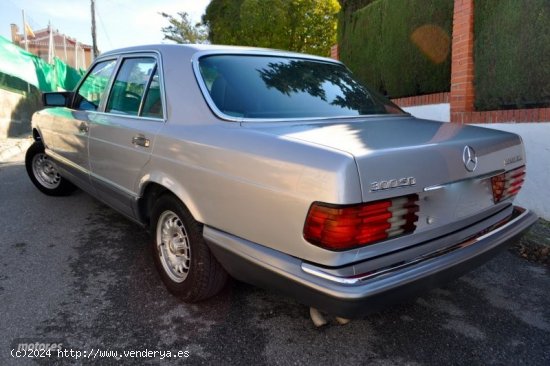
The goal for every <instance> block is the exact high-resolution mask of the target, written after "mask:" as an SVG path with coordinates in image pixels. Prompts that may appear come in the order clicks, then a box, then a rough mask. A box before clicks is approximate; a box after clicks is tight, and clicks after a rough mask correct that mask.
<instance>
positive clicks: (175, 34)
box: [159, 11, 207, 43]
mask: <svg viewBox="0 0 550 366" xmlns="http://www.w3.org/2000/svg"><path fill="white" fill-rule="evenodd" d="M159 14H160V15H162V16H163V17H164V18H166V19H168V22H169V23H170V25H169V26H167V27H163V28H162V29H161V31H162V33H164V39H169V40H171V41H174V42H176V43H205V42H206V41H207V32H206V29H205V28H204V26H202V25H201V24H200V23H197V24H195V25H193V24H191V21H190V20H189V14H187V13H186V12H184V11H182V12H178V13H177V15H178V17H179V18H178V17H174V16H172V15H170V14H166V13H159Z"/></svg>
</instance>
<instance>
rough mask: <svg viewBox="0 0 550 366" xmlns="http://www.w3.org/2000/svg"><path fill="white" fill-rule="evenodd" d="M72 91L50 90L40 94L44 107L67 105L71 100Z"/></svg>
mask: <svg viewBox="0 0 550 366" xmlns="http://www.w3.org/2000/svg"><path fill="white" fill-rule="evenodd" d="M72 94H73V93H72V92H50V93H43V94H42V103H43V104H44V107H67V106H68V105H69V103H70V102H71V97H72Z"/></svg>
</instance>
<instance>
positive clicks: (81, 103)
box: [75, 60, 116, 111]
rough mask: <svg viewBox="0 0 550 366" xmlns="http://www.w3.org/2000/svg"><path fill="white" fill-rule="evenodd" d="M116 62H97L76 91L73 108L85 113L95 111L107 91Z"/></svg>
mask: <svg viewBox="0 0 550 366" xmlns="http://www.w3.org/2000/svg"><path fill="white" fill-rule="evenodd" d="M115 65H116V60H109V61H102V62H98V63H97V64H96V65H95V66H94V67H93V69H92V71H90V73H89V74H88V76H86V79H85V80H84V82H83V83H82V85H81V86H80V88H79V89H78V91H77V93H76V99H75V108H76V109H80V110H86V111H96V110H97V108H98V107H99V103H100V102H101V98H102V97H103V94H105V90H106V89H107V85H108V83H109V79H110V78H111V75H112V74H113V72H114V69H115Z"/></svg>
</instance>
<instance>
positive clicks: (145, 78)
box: [105, 57, 160, 116]
mask: <svg viewBox="0 0 550 366" xmlns="http://www.w3.org/2000/svg"><path fill="white" fill-rule="evenodd" d="M155 70H156V61H155V59H154V58H152V57H139V58H127V59H125V60H124V61H123V62H122V66H121V67H120V70H119V71H118V74H117V76H116V79H115V82H114V85H113V88H112V91H111V94H110V95H109V101H108V102H107V108H106V109H105V112H110V113H117V114H127V115H133V116H137V115H138V113H139V108H140V105H141V101H142V99H143V96H144V95H145V92H146V90H147V86H148V85H149V81H150V80H151V78H152V77H153V73H154V72H155ZM157 80H158V77H157ZM159 90H160V89H159Z"/></svg>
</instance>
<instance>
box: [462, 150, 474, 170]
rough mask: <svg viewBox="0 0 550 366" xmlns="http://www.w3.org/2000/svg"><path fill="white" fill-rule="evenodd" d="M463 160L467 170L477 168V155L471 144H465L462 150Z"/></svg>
mask: <svg viewBox="0 0 550 366" xmlns="http://www.w3.org/2000/svg"><path fill="white" fill-rule="evenodd" d="M462 161H463V162H464V167H465V168H466V170H467V171H469V172H473V171H474V170H476V168H477V155H476V152H475V150H474V149H473V148H472V147H471V146H468V145H466V146H464V151H463V152H462Z"/></svg>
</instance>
